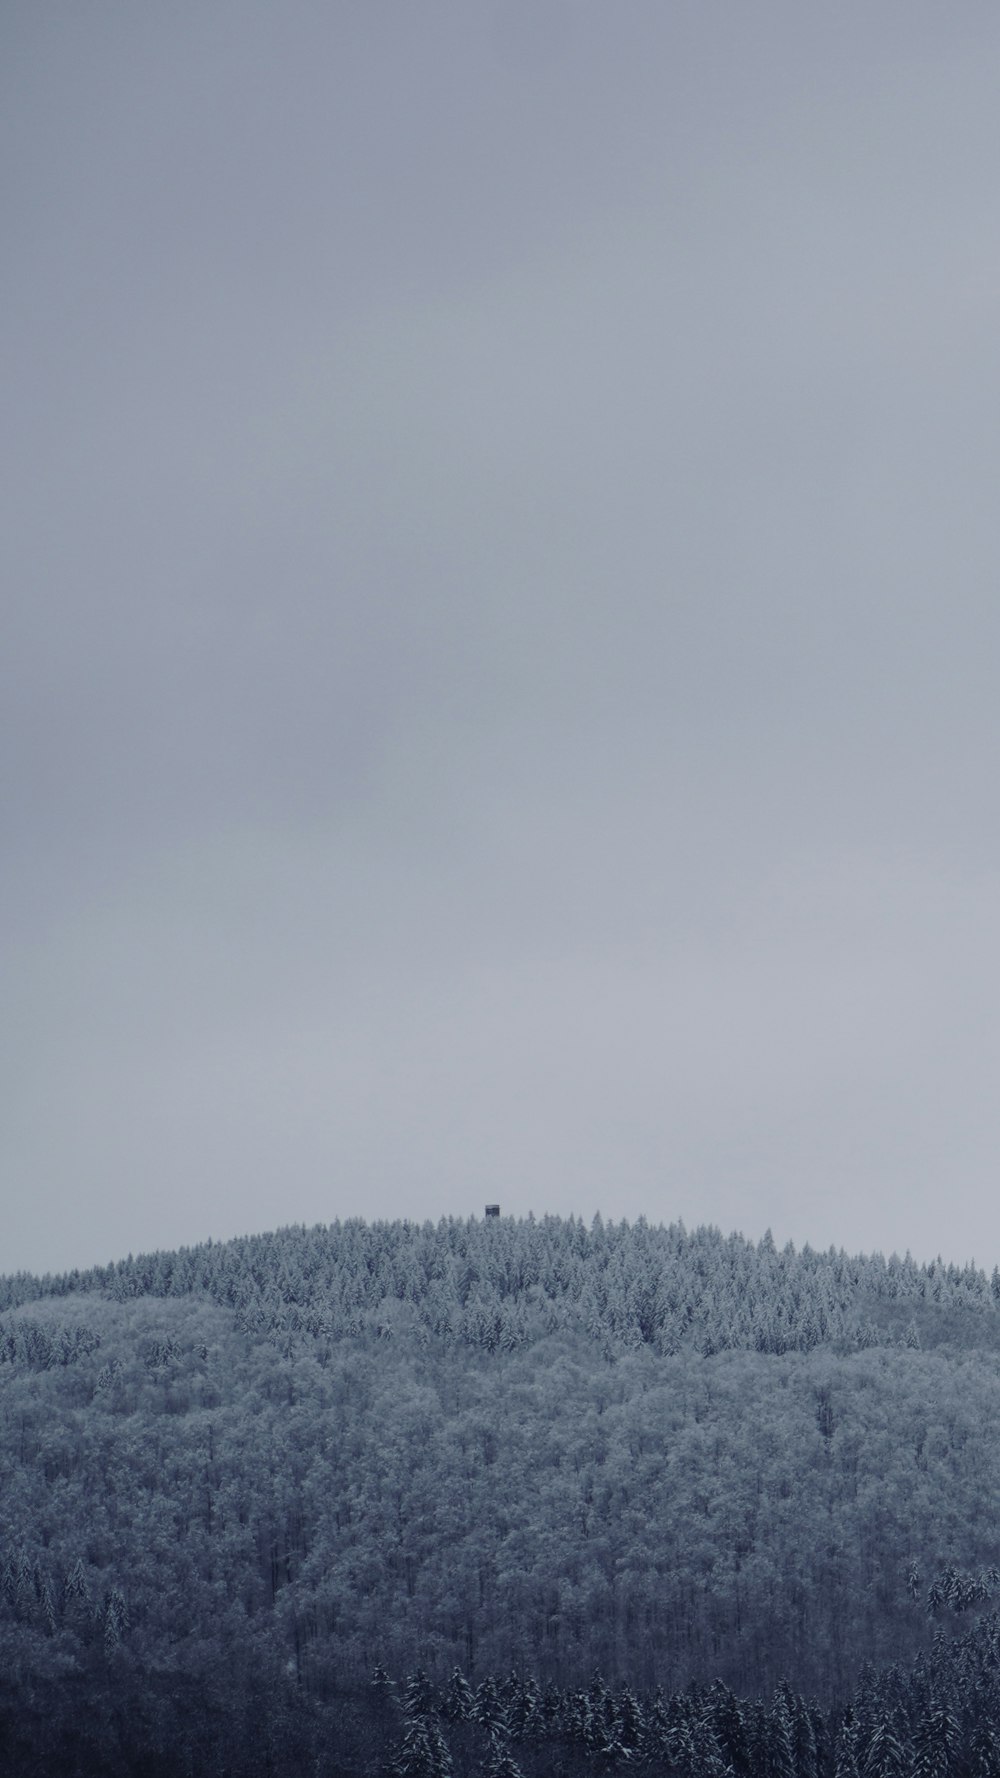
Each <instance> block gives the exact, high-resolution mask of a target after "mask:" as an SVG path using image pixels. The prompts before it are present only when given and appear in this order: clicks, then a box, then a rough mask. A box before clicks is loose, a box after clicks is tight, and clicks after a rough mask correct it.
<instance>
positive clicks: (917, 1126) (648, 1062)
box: [0, 0, 1000, 1270]
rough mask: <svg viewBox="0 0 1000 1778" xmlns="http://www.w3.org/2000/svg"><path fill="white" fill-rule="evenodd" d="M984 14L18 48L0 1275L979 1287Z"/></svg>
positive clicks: (993, 274)
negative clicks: (698, 1230)
mask: <svg viewBox="0 0 1000 1778" xmlns="http://www.w3.org/2000/svg"><path fill="white" fill-rule="evenodd" d="M998 92H1000V12H998V9H997V8H996V6H995V5H994V4H993V3H992V0H990V3H988V4H987V3H985V0H984V3H983V4H978V3H969V0H952V3H951V4H949V5H948V6H942V5H940V4H934V5H925V4H922V3H921V0H898V3H896V0H890V3H887V4H882V3H881V0H878V3H876V4H874V5H873V4H872V3H871V0H864V3H863V4H862V3H856V0H846V3H843V0H841V3H839V4H837V5H803V4H802V3H801V0H794V3H793V4H787V5H785V4H777V3H771V0H766V3H763V4H760V5H756V4H755V5H736V4H730V5H723V4H715V3H706V0H683V3H674V0H647V3H642V0H616V3H615V4H610V3H608V0H604V3H601V4H597V3H596V0H595V3H591V0H495V3H492V4H487V3H485V0H482V3H480V0H454V3H453V4H447V5H443V4H437V3H436V0H420V4H404V3H403V0H397V3H394V4H390V3H389V0H356V3H327V0H323V3H321V0H316V3H315V4H297V3H296V0H281V3H280V4H279V3H278V0H268V3H266V4H264V3H259V0H238V3H233V4H226V3H223V0H219V3H216V0H211V3H209V4H206V3H205V0H198V3H197V4H188V3H186V0H175V3H173V4H171V5H170V6H164V7H143V6H121V5H117V4H115V5H109V4H102V3H100V0H98V3H96V4H87V5H80V4H76V3H74V4H69V3H64V4H53V5H45V6H39V5H38V4H36V0H7V3H6V5H5V6H4V8H3V17H2V22H0V180H2V186H0V190H2V214H0V226H2V240H3V243H4V247H3V262H4V271H3V278H2V282H0V351H2V354H3V367H2V387H3V390H4V395H3V403H2V410H0V430H2V445H3V468H2V476H0V502H2V526H0V530H2V542H0V549H2V588H3V591H2V647H0V703H2V727H3V732H2V738H0V772H2V790H3V813H2V830H0V843H2V854H0V863H2V875H0V976H2V1055H0V1094H2V1105H0V1193H2V1200H3V1216H2V1226H0V1268H2V1269H3V1270H13V1269H15V1268H19V1267H25V1268H28V1269H31V1270H46V1269H62V1268H66V1267H70V1266H73V1265H86V1264H89V1263H92V1262H95V1261H100V1260H106V1259H108V1258H113V1257H118V1256H121V1255H124V1254H125V1253H126V1252H128V1251H129V1250H133V1251H138V1250H140V1249H149V1248H152V1247H173V1246H176V1245H178V1244H182V1243H192V1242H195V1241H198V1240H201V1239H204V1238H205V1237H207V1236H209V1235H211V1236H213V1237H226V1236H229V1235H232V1234H237V1233H240V1232H243V1231H246V1230H255V1229H266V1228H272V1227H275V1226H277V1225H279V1224H282V1223H288V1222H302V1221H304V1222H307V1223H312V1222H316V1221H328V1220H331V1219H332V1218H334V1217H338V1216H340V1217H343V1216H356V1215H361V1216H366V1217H376V1216H397V1215H398V1216H408V1217H411V1218H418V1219H423V1218H425V1217H431V1218H435V1219H436V1218H437V1217H438V1216H440V1215H450V1214H457V1215H466V1214H468V1213H470V1212H471V1213H475V1214H479V1213H481V1210H482V1206H483V1204H484V1202H486V1201H487V1200H499V1201H500V1202H501V1204H502V1206H503V1208H504V1210H505V1211H508V1210H509V1211H511V1212H515V1213H518V1214H524V1213H527V1212H528V1211H529V1210H532V1211H534V1212H535V1213H536V1215H541V1214H543V1213H545V1212H557V1213H569V1212H573V1213H576V1214H580V1215H582V1216H584V1218H585V1219H586V1220H587V1221H588V1222H589V1220H590V1219H591V1217H592V1216H593V1214H594V1212H595V1211H597V1210H600V1211H601V1213H602V1215H604V1216H605V1218H607V1217H616V1218H617V1217H620V1216H627V1217H629V1218H630V1219H631V1218H634V1217H636V1216H638V1215H639V1214H644V1215H646V1216H647V1217H648V1218H649V1219H651V1220H665V1221H669V1220H673V1219H675V1218H677V1217H681V1218H683V1219H684V1220H685V1222H687V1223H688V1224H689V1226H690V1225H695V1224H698V1223H702V1222H712V1223H716V1224H718V1225H719V1226H721V1227H722V1228H723V1229H724V1230H725V1231H727V1232H728V1231H730V1230H733V1229H740V1230H742V1231H743V1232H744V1233H746V1234H747V1235H749V1236H752V1237H755V1238H756V1237H758V1236H759V1235H760V1234H761V1233H762V1232H763V1231H764V1229H765V1228H766V1227H768V1226H769V1225H770V1226H771V1228H772V1229H773V1231H774V1236H775V1239H776V1240H778V1241H779V1243H780V1242H784V1241H786V1240H788V1239H792V1240H794V1241H795V1243H796V1245H801V1244H802V1243H804V1242H806V1241H810V1242H811V1243H812V1244H813V1245H814V1246H823V1247H825V1246H827V1245H828V1244H829V1243H831V1242H834V1243H836V1244H837V1245H838V1246H840V1245H843V1246H846V1247H847V1248H849V1249H850V1250H857V1249H866V1250H868V1249H872V1248H876V1247H878V1248H882V1249H883V1250H885V1251H886V1252H888V1251H890V1250H892V1249H894V1248H895V1249H898V1250H899V1251H900V1252H903V1251H904V1250H906V1249H907V1248H909V1249H910V1250H911V1251H912V1252H913V1253H914V1254H915V1256H916V1257H917V1258H918V1259H929V1258H932V1257H933V1256H934V1255H935V1254H936V1253H937V1252H939V1251H940V1252H941V1253H943V1254H944V1256H945V1257H946V1258H950V1259H956V1260H959V1261H962V1260H965V1259H967V1258H969V1257H974V1258H975V1259H976V1260H977V1261H978V1262H979V1263H980V1264H982V1265H985V1266H986V1267H987V1268H988V1269H989V1268H992V1266H993V1264H994V1263H996V1262H997V1261H998V1260H1000V1190H998V1182H1000V1165H998V1162H1000V1090H998V1086H1000V821H998V800H1000V799H998V790H997V782H996V780H997V772H998V764H1000V695H998V668H1000V585H998V566H1000V534H998V525H1000V516H998V515H1000V501H998V485H1000V476H998V471H1000V222H998V207H1000V206H998V197H997V193H998V190H1000V106H998V103H997V95H998Z"/></svg>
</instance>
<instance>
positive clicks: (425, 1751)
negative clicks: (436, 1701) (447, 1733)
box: [391, 1716, 451, 1778]
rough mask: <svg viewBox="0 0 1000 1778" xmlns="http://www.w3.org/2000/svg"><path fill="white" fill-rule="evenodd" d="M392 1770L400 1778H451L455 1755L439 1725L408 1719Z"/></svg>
mask: <svg viewBox="0 0 1000 1778" xmlns="http://www.w3.org/2000/svg"><path fill="white" fill-rule="evenodd" d="M391 1770H392V1771H393V1772H394V1773H396V1774H398V1778H450V1773H451V1754H450V1753H449V1751H448V1746H447V1743H446V1742H445V1739H444V1736H443V1735H442V1733H441V1731H440V1729H439V1728H438V1726H437V1723H436V1722H434V1721H433V1720H432V1719H431V1718H430V1717H426V1716H411V1717H408V1718H407V1721H406V1724H405V1726H404V1728H403V1733H402V1736H401V1738H400V1741H399V1743H398V1745H397V1748H396V1751H395V1753H394V1755H393V1757H392V1761H391Z"/></svg>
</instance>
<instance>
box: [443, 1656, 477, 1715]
mask: <svg viewBox="0 0 1000 1778" xmlns="http://www.w3.org/2000/svg"><path fill="white" fill-rule="evenodd" d="M474 1709H475V1698H474V1697H473V1693H472V1687H471V1686H470V1685H469V1682H468V1680H467V1679H466V1677H465V1674H464V1673H463V1672H462V1669H461V1668H460V1667H455V1668H454V1669H453V1671H452V1675H451V1678H450V1679H449V1681H448V1685H447V1689H446V1691H445V1695H444V1714H445V1716H446V1717H447V1719H448V1721H449V1722H468V1721H469V1720H470V1719H471V1717H472V1714H473V1711H474Z"/></svg>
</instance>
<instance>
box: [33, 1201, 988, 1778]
mask: <svg viewBox="0 0 1000 1778" xmlns="http://www.w3.org/2000/svg"><path fill="white" fill-rule="evenodd" d="M998 1350H1000V1274H998V1273H997V1272H996V1271H994V1273H993V1276H992V1278H990V1277H989V1276H987V1275H986V1274H984V1273H983V1272H981V1271H978V1270H976V1268H975V1267H973V1266H967V1267H964V1268H959V1267H956V1266H946V1265H943V1264H941V1263H940V1262H938V1263H936V1264H934V1265H930V1266H921V1265H917V1264H915V1263H914V1262H913V1261H912V1260H910V1259H909V1258H906V1259H902V1260H901V1259H899V1258H897V1257H896V1256H893V1257H892V1258H890V1259H888V1260H886V1259H884V1258H883V1257H882V1256H880V1255H873V1256H867V1257H857V1258H850V1257H848V1256H847V1255H845V1254H844V1253H839V1252H834V1251H830V1252H828V1253H816V1252H813V1251H811V1250H810V1249H809V1248H805V1249H803V1250H802V1251H801V1252H797V1251H795V1250H793V1249H792V1248H791V1247H789V1248H786V1249H785V1250H783V1251H779V1250H778V1249H776V1247H775V1245H774V1243H773V1242H772V1241H771V1240H770V1239H769V1238H767V1237H766V1238H765V1239H764V1240H763V1241H762V1242H760V1243H759V1244H756V1245H755V1244H752V1243H748V1242H747V1241H745V1240H743V1239H742V1238H741V1237H737V1236H733V1237H729V1238H726V1237H724V1236H723V1235H721V1234H720V1233H719V1232H718V1231H716V1230H713V1229H699V1230H697V1231H694V1232H692V1233H688V1232H686V1231H685V1229H684V1228H683V1227H680V1226H672V1227H669V1228H667V1227H653V1226H648V1225H646V1224H645V1223H639V1224H635V1225H632V1226H629V1225H627V1224H625V1223H622V1224H604V1223H602V1222H601V1221H600V1219H597V1220H595V1222H594V1223H593V1225H592V1226H590V1227H589V1228H588V1227H586V1226H585V1225H584V1224H583V1223H582V1222H580V1221H576V1220H572V1219H570V1220H561V1219H555V1218H545V1219H543V1220H537V1221H536V1220H533V1219H528V1220H526V1221H514V1220H513V1219H510V1218H504V1217H501V1218H499V1219H496V1220H494V1219H489V1220H484V1221H479V1220H469V1221H467V1222H461V1221H447V1222H441V1223H439V1224H437V1225H432V1224H430V1223H427V1224H424V1225H417V1224H411V1223H382V1224H372V1225H369V1224H366V1223H363V1222H349V1223H345V1224H334V1225H331V1226H329V1227H325V1226H324V1227H318V1228H314V1229H305V1228H289V1229H284V1230H281V1231H279V1232H278V1233H276V1234H274V1235H267V1236H256V1237H252V1238H246V1239H241V1240H236V1241H232V1242H227V1243H224V1244H213V1243H209V1244H207V1245H204V1246H199V1247H192V1248H186V1249H182V1250H180V1251H178V1252H174V1253H157V1254H151V1255H143V1256H140V1257H138V1258H135V1259H133V1258H129V1259H127V1260H123V1261H121V1262H119V1263H117V1264H114V1265H109V1266H107V1267H104V1268H98V1269H96V1270H94V1271H91V1272H86V1273H72V1274H68V1275H66V1276H61V1277H47V1278H43V1279H37V1278H33V1277H28V1276H25V1275H18V1276H15V1277H7V1278H5V1279H2V1280H0V1428H2V1431H0V1648H2V1663H0V1755H2V1756H3V1757H4V1758H5V1760H6V1762H7V1766H8V1769H11V1770H13V1771H17V1772H21V1771H23V1772H26V1773H27V1772H32V1771H38V1772H46V1773H53V1772H60V1773H61V1772H64V1771H65V1772H68V1773H73V1772H76V1773H79V1774H80V1775H81V1778H88V1775H89V1774H90V1773H96V1772H107V1773H109V1774H111V1773H131V1772H136V1773H139V1772H142V1773H144V1774H150V1775H151V1778H156V1775H157V1774H159V1773H162V1774H164V1775H166V1774H168V1773H169V1774H170V1775H171V1778H173V1775H174V1774H178V1773H188V1772H190V1773H192V1774H194V1773H201V1772H207V1771H212V1772H218V1773H223V1772H228V1773H231V1774H233V1775H234V1778H236V1775H237V1774H244V1773H246V1774H257V1773H262V1774H263V1773H274V1774H279V1773H280V1774H282V1778H285V1775H288V1778H293V1775H295V1774H298V1773H302V1774H305V1773H310V1774H313V1773H317V1772H319V1773H325V1774H337V1773H342V1774H348V1773H351V1774H354V1773H357V1774H367V1773H376V1772H382V1771H386V1770H390V1769H391V1770H395V1771H398V1772H401V1773H403V1772H412V1773H422V1772H427V1773H447V1772H448V1771H454V1772H455V1773H456V1774H461V1773H465V1772H469V1773H473V1772H477V1773H478V1772H480V1771H482V1772H490V1773H493V1774H500V1775H501V1778H503V1775H504V1774H506V1778H511V1774H513V1773H515V1772H517V1771H520V1772H522V1773H524V1774H525V1775H526V1778H532V1775H535V1774H538V1775H539V1778H540V1775H541V1774H543V1773H557V1772H564V1773H566V1774H576V1773H581V1774H582V1773H590V1772H607V1771H614V1770H622V1771H624V1770H632V1771H643V1772H649V1773H660V1772H667V1773H669V1772H677V1773H685V1774H688V1773H692V1774H693V1773H698V1774H700V1773H706V1774H712V1775H714V1778H721V1775H724V1774H725V1773H727V1772H730V1771H731V1772H732V1773H733V1774H735V1778H758V1775H761V1778H763V1775H767V1778H771V1775H772V1774H773V1775H774V1778H792V1775H793V1774H794V1775H799V1778H883V1774H884V1775H885V1778H902V1775H903V1774H904V1773H910V1772H912V1773H921V1774H922V1773H927V1774H935V1775H938V1774H940V1775H941V1778H947V1775H949V1774H952V1773H953V1774H955V1775H956V1778H958V1775H959V1774H965V1773H969V1774H972V1773H982V1774H985V1775H989V1774H1000V1729H998V1728H997V1726H996V1725H998V1724H1000V1617H998V1616H997V1614H996V1613H995V1612H994V1605H995V1604H1000V1574H998V1571H997V1567H996V1566H995V1564H996V1563H997V1562H998V1560H1000V1527H998V1504H1000V1491H998V1488H997V1480H996V1478H997V1476H998V1474H1000V1375H998V1364H997V1355H998Z"/></svg>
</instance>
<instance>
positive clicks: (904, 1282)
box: [0, 1217, 1000, 1357]
mask: <svg viewBox="0 0 1000 1778" xmlns="http://www.w3.org/2000/svg"><path fill="white" fill-rule="evenodd" d="M95 1293H96V1294H106V1295H110V1296H111V1297H112V1298H114V1299H115V1300H117V1301H124V1300H126V1299H128V1298H132V1297H138V1296H154V1297H194V1296H201V1297H205V1298H208V1299H210V1300H211V1301H213V1302H217V1303H221V1304H223V1305H225V1306H226V1307H229V1308H232V1309H234V1310H235V1311H236V1312H237V1315H238V1317H239V1320H240V1322H241V1323H242V1325H243V1326H244V1328H245V1329H246V1331H250V1332H258V1331H259V1332H266V1333H268V1334H270V1335H272V1336H277V1337H282V1336H287V1335H295V1336H297V1335H302V1334H305V1335H309V1336H312V1337H313V1338H315V1339H317V1340H319V1341H320V1342H322V1341H324V1340H341V1339H343V1338H344V1337H352V1338H353V1337H357V1336H359V1335H363V1334H364V1333H365V1332H374V1333H376V1334H379V1335H385V1334H387V1333H389V1332H390V1331H392V1330H395V1329H396V1328H397V1327H398V1326H400V1325H401V1324H402V1325H406V1326H412V1327H413V1329H414V1330H423V1331H424V1332H425V1333H426V1334H433V1335H436V1336H438V1337H443V1338H445V1339H456V1340H459V1341H462V1342H466V1343H469V1344H471V1345H474V1346H486V1347H487V1349H493V1348H496V1347H502V1348H503V1349H504V1350H508V1351H512V1350H514V1349H515V1348H516V1347H519V1346H524V1345H529V1344H533V1343H535V1342H536V1341H537V1340H538V1339H540V1338H543V1337H545V1336H547V1335H550V1334H552V1333H555V1332H557V1331H568V1330H572V1331H583V1332H584V1333H586V1334H587V1335H588V1337H590V1338H592V1339H596V1340H597V1341H599V1342H600V1343H602V1344H603V1345H605V1346H607V1347H608V1348H609V1351H608V1353H607V1355H608V1356H612V1353H613V1351H615V1350H617V1351H620V1350H629V1349H638V1348H640V1347H648V1348H650V1349H651V1350H652V1351H653V1352H655V1353H657V1354H658V1355H659V1356H661V1357H663V1356H669V1355H671V1354H673V1353H676V1352H679V1351H681V1350H683V1349H685V1348H693V1349H696V1350H698V1351H700V1352H701V1353H702V1354H704V1355H705V1356H709V1355H711V1354H712V1353H714V1352H721V1351H727V1350H738V1351H751V1352H768V1353H775V1354H780V1353H782V1352H787V1351H799V1352H808V1351H811V1350H812V1349H813V1348H814V1347H816V1346H820V1345H824V1344H833V1345H835V1346H837V1347H839V1348H841V1349H847V1348H849V1347H864V1346H877V1345H883V1344H891V1343H893V1341H894V1340H896V1339H898V1338H900V1337H902V1338H903V1339H904V1340H905V1341H906V1342H907V1343H909V1344H911V1345H917V1344H921V1343H923V1344H926V1343H928V1341H929V1342H931V1343H933V1344H935V1345H937V1344H940V1343H942V1342H951V1343H957V1344H959V1345H966V1344H972V1345H973V1346H979V1345H983V1344H985V1345H989V1344H993V1343H995V1342H996V1339H997V1333H996V1330H997V1328H998V1327H1000V1321H998V1319H997V1314H996V1311H997V1310H998V1308H1000V1270H998V1269H997V1268H996V1267H994V1270H993V1275H992V1279H990V1278H988V1277H987V1276H986V1274H985V1273H984V1272H982V1271H980V1270H978V1269H977V1268H976V1267H975V1266H973V1265H971V1264H970V1265H966V1266H961V1267H960V1266H956V1265H944V1264H943V1263H942V1262H941V1261H940V1260H937V1261H935V1262H933V1263H932V1264H930V1265H923V1266H921V1265H917V1264H915V1262H914V1261H913V1260H912V1259H911V1258H910V1256H909V1255H907V1256H906V1258H905V1259H900V1258H899V1257H898V1255H896V1254H893V1255H892V1257H891V1258H890V1259H888V1260H886V1259H885V1258H883V1256H882V1255H881V1254H878V1253H876V1254H873V1255H860V1256H857V1257H854V1258H851V1257H849V1256H848V1255H847V1254H845V1253H844V1252H842V1251H841V1252H837V1251H835V1250H834V1249H832V1248H831V1249H830V1250H829V1251H828V1252H826V1253H816V1252H814V1251H813V1250H812V1249H811V1248H809V1247H804V1248H803V1249H802V1251H801V1252H798V1253H797V1252H796V1251H795V1249H794V1248H793V1247H792V1246H791V1245H789V1246H787V1247H786V1248H784V1249H783V1250H782V1251H780V1252H779V1251H777V1250H776V1248H775V1246H774V1243H773V1241H772V1240H771V1237H770V1235H765V1237H764V1239H763V1240H762V1241H760V1242H759V1243H758V1244H757V1245H754V1244H753V1243H752V1242H749V1241H746V1240H744V1239H743V1237H742V1236H740V1235H731V1236H729V1237H728V1238H725V1237H723V1236H722V1235H721V1234H720V1233H719V1231H718V1230H717V1229H713V1228H700V1229H696V1230H695V1231H694V1232H693V1233H691V1234H689V1233H688V1232H687V1231H686V1230H685V1228H684V1226H683V1225H682V1224H673V1225H671V1226H670V1227H663V1226H650V1225H649V1224H647V1223H646V1222H645V1221H639V1222H638V1223H636V1224H633V1225H629V1224H628V1223H626V1222H622V1223H620V1224H615V1223H610V1224H605V1223H603V1222H602V1220H601V1218H600V1217H596V1218H595V1219H594V1222H593V1224H592V1225H591V1227H590V1228H589V1229H588V1228H586V1227H585V1225H584V1224H583V1223H582V1222H580V1221H578V1220H574V1219H573V1218H569V1219H568V1220H562V1219H560V1218H556V1217H545V1218H544V1219H543V1220H542V1221H536V1220H535V1219H534V1218H531V1217H529V1218H528V1219H527V1220H526V1221H515V1220H513V1219H512V1218H509V1217H507V1218H502V1219H497V1220H492V1219H486V1220H484V1221H482V1222H479V1221H476V1220H469V1221H466V1222H460V1221H454V1220H449V1221H443V1222H440V1223H438V1224H436V1225H435V1224H432V1223H424V1224H421V1225H418V1224H414V1223H409V1222H392V1223H386V1222H382V1223H372V1224H369V1223H365V1222H362V1221H351V1222H347V1223H333V1224H331V1225H329V1226H320V1227H317V1228H312V1229H307V1228H303V1227H293V1228H286V1229H281V1230H279V1231H278V1232H277V1233H276V1234H268V1235H254V1236H247V1237H244V1238H243V1239H240V1240H235V1241H228V1242H225V1243H222V1244H219V1243H213V1242H211V1241H210V1242H207V1243H205V1244H204V1245H202V1246H198V1247H190V1248H181V1249H180V1250H179V1251H178V1252H175V1253H152V1254H141V1255H140V1256H139V1258H138V1259H133V1258H132V1257H131V1256H130V1257H129V1258H128V1259H126V1260H120V1261H118V1262H117V1263H116V1264H112V1265H108V1266H101V1267H96V1268H94V1269H93V1270H91V1271H88V1272H70V1273H67V1274H65V1275H63V1276H60V1277H55V1278H52V1277H45V1278H41V1279H38V1278H34V1277H31V1276H29V1275H27V1274H25V1273H20V1274H18V1275H16V1276H14V1277H6V1278H0V1310H2V1309H10V1308H13V1307H16V1306H18V1305H20V1304H22V1303H25V1302H31V1301H38V1300H40V1299H43V1298H46V1297H61V1296H65V1295H68V1294H74V1295H80V1294H86V1295H93V1294H95ZM970 1313H971V1315H972V1316H974V1317H975V1319H974V1320H970Z"/></svg>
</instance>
